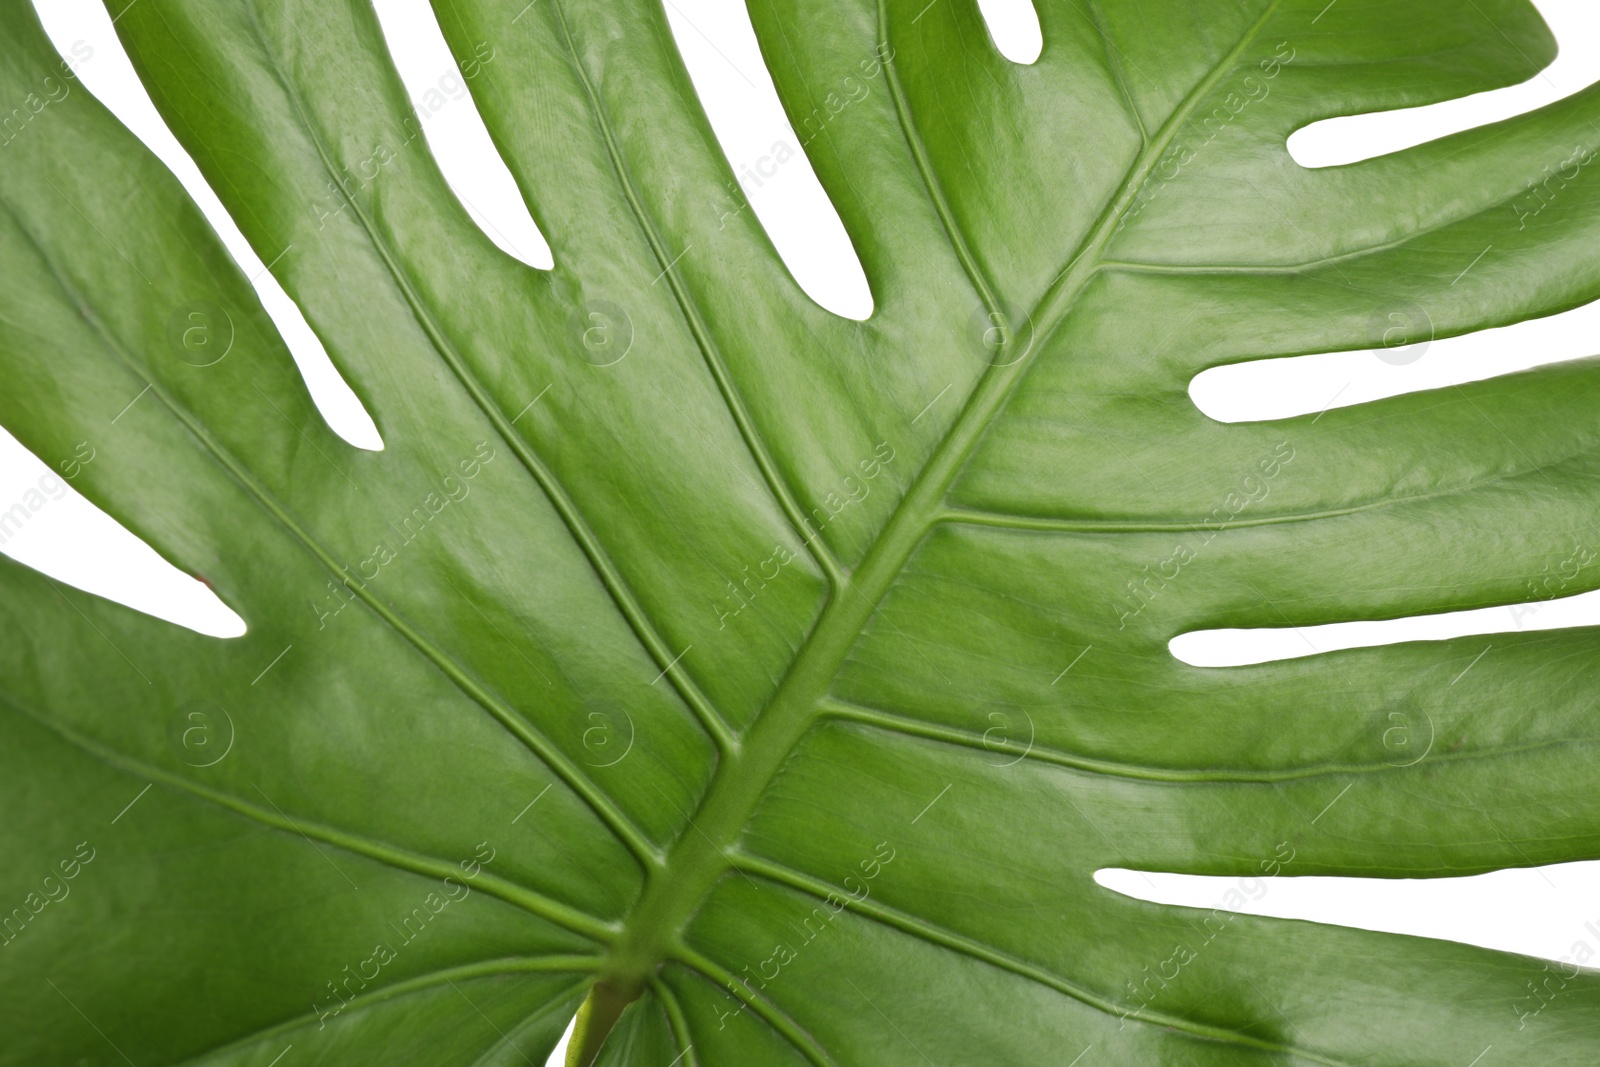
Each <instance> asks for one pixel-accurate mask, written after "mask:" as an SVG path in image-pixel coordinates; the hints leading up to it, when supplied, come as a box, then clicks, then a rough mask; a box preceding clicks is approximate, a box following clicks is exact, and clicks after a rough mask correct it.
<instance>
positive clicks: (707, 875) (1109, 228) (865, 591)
mask: <svg viewBox="0 0 1600 1067" xmlns="http://www.w3.org/2000/svg"><path fill="white" fill-rule="evenodd" d="M1281 3H1282V0H1271V2H1270V3H1269V4H1268V5H1267V6H1266V8H1265V9H1264V10H1263V11H1262V13H1261V14H1260V15H1259V16H1258V17H1257V19H1256V21H1255V22H1254V23H1253V24H1252V25H1251V27H1250V29H1249V30H1248V31H1247V32H1246V33H1245V35H1244V36H1243V37H1242V38H1241V39H1240V40H1239V41H1238V43H1237V44H1236V45H1235V46H1234V47H1233V48H1232V49H1231V50H1230V51H1229V52H1228V53H1227V55H1225V56H1224V57H1222V59H1221V60H1219V61H1218V62H1217V64H1216V65H1215V66H1214V67H1213V68H1212V69H1211V71H1210V72H1209V73H1208V74H1207V76H1206V77H1205V78H1204V79H1202V80H1201V81H1200V82H1198V83H1197V84H1196V85H1195V86H1194V87H1193V88H1192V89H1191V90H1190V92H1189V93H1188V94H1187V95H1186V96H1185V98H1184V100H1183V101H1182V102H1181V104H1180V105H1179V107H1178V108H1177V109H1175V110H1174V111H1173V113H1172V114H1171V115H1170V116H1169V117H1168V119H1167V121H1166V122H1165V123H1164V124H1163V125H1162V127H1161V129H1160V130H1159V131H1158V133H1157V134H1156V136H1155V137H1154V138H1153V139H1151V140H1149V141H1148V142H1147V143H1146V144H1145V146H1144V148H1143V150H1142V151H1141V152H1140V154H1139V155H1138V156H1137V157H1136V158H1135V160H1134V163H1133V166H1132V167H1131V168H1130V169H1129V171H1128V172H1127V174H1126V175H1125V177H1124V180H1123V182H1122V184H1121V186H1120V187H1119V188H1118V191H1117V192H1116V194H1115V195H1114V196H1113V197H1111V198H1110V199H1109V200H1108V201H1107V204H1106V207H1105V209H1104V210H1103V211H1102V213H1101V216H1100V218H1099V220H1098V221H1097V223H1096V225H1095V227H1094V228H1093V229H1092V230H1091V231H1090V234H1089V236H1088V237H1086V238H1085V240H1084V242H1083V244H1082V245H1081V246H1080V247H1079V248H1078V249H1077V250H1076V252H1075V253H1074V255H1073V256H1072V258H1071V259H1070V260H1069V261H1068V263H1067V265H1066V267H1064V268H1063V270H1062V271H1061V272H1060V273H1059V274H1058V275H1057V276H1056V278H1055V279H1054V281H1053V282H1052V283H1051V285H1050V287H1049V288H1048V289H1047V290H1046V292H1045V295H1044V296H1043V297H1042V298H1041V299H1040V301H1039V303H1038V305H1037V306H1036V307H1035V309H1034V311H1033V313H1032V314H1031V315H1030V316H1029V319H1030V321H1034V322H1036V324H1037V326H1036V330H1035V339H1034V344H1033V347H1032V348H1030V350H1029V351H1028V353H1027V354H1025V356H1024V357H1022V358H1020V359H1018V360H1017V361H1016V362H1014V363H1011V364H1008V365H992V366H991V367H990V368H989V369H988V370H987V371H986V372H985V373H984V374H983V376H982V377H981V378H980V379H979V382H978V384H977V386H976V388H975V389H974V390H973V391H972V393H971V394H970V395H969V397H968V399H967V403H966V404H965V405H964V406H963V408H962V410H961V412H960V414H959V415H958V416H957V418H956V420H955V422H954V423H953V424H952V427H951V430H950V432H949V433H948V434H946V436H945V438H944V439H943V440H942V441H941V442H940V443H939V445H938V447H937V448H936V449H935V451H934V453H933V455H932V456H931V457H930V458H929V460H928V461H927V462H926V463H925V464H924V465H923V467H922V469H921V470H920V471H919V472H918V474H917V476H916V478H915V480H914V481H913V483H912V485H911V487H910V488H909V489H908V490H907V492H906V494H905V496H904V497H903V498H902V500H901V502H900V504H899V505H898V507H897V508H896V509H895V511H894V513H893V515H892V516H891V517H890V519H889V521H888V522H887V523H886V525H885V526H884V529H883V532H882V534H880V536H879V538H878V540H877V541H876V542H875V543H874V544H873V546H872V547H871V548H870V549H869V550H868V552H867V554H866V556H865V557H864V558H863V560H862V563H861V565H860V567H859V568H857V569H856V570H855V571H854V572H853V573H851V574H850V575H848V576H847V577H846V580H845V582H844V584H843V585H842V587H841V588H840V590H838V591H837V592H835V593H834V594H832V595H831V596H830V598H829V600H828V602H827V604H826V606H825V607H824V609H823V611H822V613H821V615H820V617H819V618H818V620H817V623H816V625H815V626H814V627H813V629H812V631H811V633H810V635H809V636H808V637H807V638H806V641H805V643H804V644H803V645H802V647H801V649H800V652H799V653H798V654H797V655H796V657H795V659H794V660H793V661H792V663H791V665H790V668H789V671H788V673H787V674H786V675H785V676H784V678H783V680H782V682H781V683H780V684H779V686H778V688H777V690H776V692H775V693H774V695H773V697H772V699H771V700H770V701H769V702H768V704H767V706H766V708H765V709H763V711H762V713H761V714H760V715H759V716H758V717H757V719H756V721H755V723H754V725H753V726H752V727H751V728H750V730H749V731H748V733H747V734H746V736H745V737H744V738H743V739H742V740H741V742H740V744H739V745H738V747H737V748H736V749H735V750H734V751H733V752H732V753H731V754H730V756H729V758H728V759H727V760H726V761H724V762H723V763H722V764H720V765H719V766H718V768H717V771H716V773H715V774H714V775H713V777H712V781H711V785H710V787H709V788H708V790H707V792H706V795H705V797H704V799H703V800H702V802H701V805H700V808H699V809H698V810H697V811H696V812H695V814H694V816H693V818H692V826H693V829H694V830H695V831H696V832H692V833H691V832H685V833H684V834H683V835H682V836H680V838H679V839H678V841H677V842H676V843H675V844H674V845H673V846H672V848H671V849H670V850H669V852H668V855H667V860H666V863H665V864H664V866H663V868H662V869H661V870H660V871H659V872H657V871H652V872H650V874H649V875H648V876H647V879H646V885H645V892H644V895H643V896H642V897H641V899H640V902H639V904H638V906H637V907H636V908H635V909H634V910H633V912H632V914H631V915H629V916H628V917H627V919H626V920H625V925H624V931H623V936H622V938H621V939H620V941H619V942H618V943H617V944H616V945H614V946H613V948H612V954H611V957H610V960H611V962H610V965H609V966H608V967H607V969H606V980H607V981H609V982H611V983H612V984H614V985H616V986H617V987H619V988H621V989H623V990H630V989H637V988H640V987H642V986H643V984H644V982H645V981H646V979H647V978H648V976H649V975H650V974H651V973H653V971H654V969H655V968H656V967H657V966H659V965H660V964H661V963H662V962H664V961H665V960H667V959H677V960H679V961H685V960H686V957H689V956H691V955H692V953H690V952H688V951H687V949H686V946H684V945H683V944H682V942H681V938H682V934H683V931H684V928H685V926H686V925H687V923H688V921H689V920H690V919H691V918H692V917H693V916H694V914H695V913H696V911H697V910H698V909H699V907H700V906H701V905H702V904H703V903H704V901H705V899H706V898H707V896H708V895H709V893H710V892H711V890H712V889H713V888H714V886H715V884H716V883H717V881H719V880H720V879H721V878H722V876H723V875H724V874H726V873H727V872H728V871H729V870H731V869H732V866H733V862H732V850H733V848H734V845H735V843H736V842H737V840H738V838H739V836H740V835H741V834H742V832H743V830H744V828H745V826H746V825H747V824H748V822H749V819H750V816H751V815H752V814H753V812H754V810H755V808H756V806H757V805H758V804H759V802H760V800H761V799H762V797H763V796H764V794H765V792H766V789H767V787H768V785H769V784H770V782H771V780H772V779H773V778H774V777H775V776H776V774H777V772H778V770H779V768H780V767H781V765H782V764H783V762H784V761H785V760H787V759H788V757H789V756H790V754H791V753H792V752H793V751H794V749H795V748H796V747H797V745H798V744H799V742H800V740H801V738H802V737H803V736H804V735H805V734H806V733H807V732H808V731H809V730H810V728H811V727H812V725H813V724H814V723H815V722H816V721H817V720H818V719H819V718H820V717H822V715H823V708H822V707H821V701H822V699H823V698H824V697H825V696H826V694H827V691H828V689H829V687H830V686H831V684H832V682H833V678H834V676H835V674H836V673H837V671H838V668H839V666H840V664H842V663H843V661H844V658H845V656H846V655H847V654H848V652H849V650H850V648H851V647H852V646H853V645H854V644H855V642H856V641H857V639H858V638H859V636H860V635H861V633H862V631H863V630H864V629H865V627H866V624H867V623H868V622H869V621H870V619H871V617H872V615H873V614H874V613H875V612H876V610H877V607H878V605H879V603H880V602H881V600H882V598H883V597H884V596H885V595H886V594H887V592H888V590H889V588H890V586H891V585H892V584H893V582H894V580H895V579H896V578H897V577H898V576H899V574H900V573H901V571H902V570H903V569H904V566H905V564H906V562H907V561H908V560H909V559H910V557H911V555H912V553H913V552H914V551H915V549H916V547H917V545H918V544H920V543H921V541H922V539H923V538H924V536H926V534H927V533H928V531H929V530H931V529H932V528H933V527H934V526H935V525H937V523H938V521H939V520H940V518H941V516H942V515H943V514H944V500H945V497H946V495H947V493H948V491H949V488H950V486H951V484H952V483H953V482H954V480H955V478H956V477H957V475H958V474H959V473H960V471H961V469H962V468H963V467H964V466H965V464H966V461H967V459H968V457H969V456H970V454H971V452H972V450H973V449H974V448H975V447H976V445H977V443H978V442H979V440H980V439H981V438H982V437H983V435H984V434H985V433H986V432H987V430H988V429H989V427H990V426H991V425H992V424H993V422H994V420H995V418H996V416H997V415H998V413H999V411H1000V410H1001V409H1002V408H1003V407H1004V406H1005V404H1006V402H1007V400H1008V399H1009V398H1010V396H1011V394H1012V393H1013V391H1014V390H1015V387H1016V385H1017V383H1018V382H1020V381H1021V380H1022V378H1023V376H1024V374H1025V373H1026V370H1027V368H1028V367H1030V366H1031V365H1032V358H1031V357H1032V356H1033V353H1034V351H1036V350H1037V349H1038V348H1040V347H1042V346H1044V345H1045V344H1046V343H1048V341H1049V340H1050V338H1051V336H1052V335H1053V333H1054V331H1055V329H1056V328H1057V327H1058V326H1059V325H1060V323H1061V322H1062V321H1063V320H1064V319H1065V318H1066V316H1067V315H1068V313H1069V312H1070V311H1071V309H1072V308H1073V306H1074V305H1075V303H1076V301H1077V299H1078V297H1079V296H1080V295H1081V294H1082V292H1083V290H1084V288H1085V287H1086V285H1087V284H1088V282H1089V280H1090V279H1091V278H1093V277H1094V275H1095V274H1096V273H1097V269H1098V263H1097V259H1098V257H1099V253H1100V251H1101V250H1102V249H1103V248H1104V247H1105V246H1106V244H1107V243H1108V242H1109V240H1110V238H1111V237H1112V236H1113V235H1114V234H1115V232H1116V230H1117V228H1118V226H1119V224H1120V222H1121V219H1122V218H1123V216H1124V214H1125V213H1126V211H1127V210H1128V208H1129V206H1130V205H1131V204H1132V202H1133V200H1134V198H1135V197H1136V196H1137V194H1138V191H1139V190H1140V189H1141V188H1142V187H1143V185H1144V183H1145V182H1146V181H1147V180H1148V178H1149V176H1150V174H1151V173H1152V171H1153V170H1154V168H1155V166H1156V165H1157V164H1158V163H1159V161H1160V160H1161V158H1162V157H1163V156H1164V155H1165V153H1166V151H1167V149H1168V147H1169V146H1170V145H1171V143H1172V140H1173V138H1174V137H1175V136H1176V135H1177V133H1178V131H1179V130H1180V129H1181V128H1182V127H1183V126H1184V124H1185V123H1186V122H1187V121H1188V120H1189V117H1190V116H1191V115H1192V114H1193V113H1194V109H1195V107H1196V106H1197V105H1198V104H1199V102H1200V101H1201V100H1203V99H1205V98H1206V97H1207V96H1208V95H1209V94H1210V92H1211V91H1212V89H1214V88H1215V87H1216V85H1217V83H1218V82H1219V81H1220V80H1221V79H1222V78H1223V77H1224V76H1226V75H1227V74H1228V73H1230V72H1231V71H1232V70H1233V69H1234V67H1235V66H1236V65H1237V63H1238V60H1239V58H1240V57H1241V56H1242V55H1243V53H1244V52H1245V50H1246V49H1248V48H1249V47H1250V45H1251V44H1252V43H1254V41H1255V40H1256V38H1257V37H1258V36H1259V35H1260V33H1261V31H1262V30H1263V29H1264V28H1265V26H1266V25H1267V23H1268V22H1269V21H1270V19H1271V17H1272V16H1273V14H1275V13H1276V11H1277V9H1278V7H1279V6H1280V4H1281ZM880 10H881V8H880ZM885 67H886V68H888V69H889V70H890V77H891V84H892V85H893V84H897V83H896V82H895V81H894V80H893V79H894V73H893V61H892V60H890V61H887V62H886V63H885ZM900 106H901V105H899V104H897V110H898V108H899V107H900ZM902 125H905V122H904V119H903V118H902ZM905 134H906V137H907V140H908V143H910V144H911V146H912V151H913V155H914V157H915V158H917V159H918V161H919V167H921V168H924V172H923V178H924V181H925V182H926V183H927V188H928V192H929V195H930V197H931V198H933V199H934V200H935V203H936V207H937V208H938V210H939V213H940V217H941V219H942V220H944V222H945V225H946V229H947V232H948V234H949V237H950V240H951V243H952V246H953V247H954V249H955V250H956V252H957V254H958V256H959V257H960V258H961V260H962V264H963V267H964V268H966V269H967V270H968V274H969V278H970V279H971V281H972V284H973V286H974V288H975V289H976V290H977V291H978V292H979V294H980V295H982V296H983V298H984V300H985V303H986V304H987V305H989V306H990V307H991V310H995V309H997V305H998V302H997V301H996V300H994V298H993V296H992V293H993V289H992V287H991V286H990V285H989V283H988V281H987V280H986V279H985V278H984V277H983V276H982V274H981V271H980V270H979V268H978V266H977V263H976V260H975V258H974V257H972V256H971V254H970V252H969V251H968V250H967V246H966V242H965V240H964V238H963V237H962V236H961V234H960V231H959V229H958V228H956V226H955V220H954V215H953V213H951V212H950V211H949V208H948V205H947V204H943V203H940V201H942V195H941V194H940V193H939V191H938V186H937V183H936V182H934V181H933V178H932V174H931V172H930V171H929V170H927V169H926V162H925V159H926V156H925V152H923V151H922V149H921V146H920V144H919V143H915V142H917V141H918V139H917V137H916V134H915V133H914V131H913V130H912V129H910V128H909V126H906V128H905ZM730 991H732V992H735V993H737V994H738V995H740V996H741V997H744V996H745V995H746V994H745V993H743V992H741V991H740V990H739V989H738V988H737V987H735V988H733V989H732V990H730ZM1163 1025H1170V1026H1182V1025H1184V1024H1183V1022H1182V1021H1181V1020H1174V1021H1170V1022H1169V1021H1163ZM1189 1025H1191V1026H1192V1025H1193V1024H1189ZM1197 1032H1198V1031H1197ZM1207 1036H1210V1035H1209V1034H1207Z"/></svg>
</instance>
